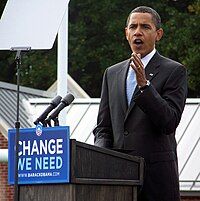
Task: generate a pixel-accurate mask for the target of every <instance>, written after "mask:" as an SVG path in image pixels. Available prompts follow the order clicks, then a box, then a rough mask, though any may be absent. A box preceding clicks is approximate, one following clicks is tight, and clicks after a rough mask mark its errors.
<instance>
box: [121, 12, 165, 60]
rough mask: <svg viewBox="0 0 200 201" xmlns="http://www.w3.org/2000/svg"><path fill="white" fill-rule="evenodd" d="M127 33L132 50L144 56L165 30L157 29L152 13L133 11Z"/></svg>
mask: <svg viewBox="0 0 200 201" xmlns="http://www.w3.org/2000/svg"><path fill="white" fill-rule="evenodd" d="M125 33H126V39H127V40H128V42H129V45H130V47H131V50H132V52H134V53H136V54H141V57H144V56H146V55H147V54H148V53H150V52H151V51H152V50H153V49H154V47H155V43H156V41H159V40H160V39H161V38H162V35H163V30H162V29H158V30H156V27H155V25H154V23H153V20H152V15H151V14H150V13H132V14H131V16H130V20H129V23H128V26H127V27H126V28H125Z"/></svg>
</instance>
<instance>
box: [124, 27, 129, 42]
mask: <svg viewBox="0 0 200 201" xmlns="http://www.w3.org/2000/svg"><path fill="white" fill-rule="evenodd" d="M124 33H125V36H126V40H128V28H127V27H125V29H124Z"/></svg>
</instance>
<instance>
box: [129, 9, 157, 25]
mask: <svg viewBox="0 0 200 201" xmlns="http://www.w3.org/2000/svg"><path fill="white" fill-rule="evenodd" d="M132 13H149V14H151V15H152V20H153V23H154V24H155V27H156V29H160V28H161V17H160V15H159V14H158V13H157V12H156V11H155V10H154V9H153V8H150V7H147V6H139V7H137V8H135V9H133V10H132V11H131V12H130V14H129V16H128V18H127V21H126V26H128V23H129V20H130V16H131V14H132Z"/></svg>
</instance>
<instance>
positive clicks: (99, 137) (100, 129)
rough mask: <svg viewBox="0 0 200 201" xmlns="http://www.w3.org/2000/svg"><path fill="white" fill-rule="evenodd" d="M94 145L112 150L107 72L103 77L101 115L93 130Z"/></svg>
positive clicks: (99, 114)
mask: <svg viewBox="0 0 200 201" xmlns="http://www.w3.org/2000/svg"><path fill="white" fill-rule="evenodd" d="M93 134H94V136H95V138H94V144H95V145H96V146H100V147H104V148H112V145H113V131H112V124H111V117H110V109H109V95H108V84H107V70H106V71H105V73H104V76H103V82H102V90H101V102H100V105H99V113H98V117H97V127H96V128H95V129H94V130H93Z"/></svg>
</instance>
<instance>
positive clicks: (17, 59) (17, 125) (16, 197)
mask: <svg viewBox="0 0 200 201" xmlns="http://www.w3.org/2000/svg"><path fill="white" fill-rule="evenodd" d="M30 49H31V48H30V47H26V48H22V47H19V48H18V47H17V48H11V51H17V53H16V57H15V63H16V69H17V116H16V122H15V128H16V135H15V164H14V165H15V168H14V171H15V182H14V201H18V200H19V187H18V161H19V156H18V152H19V135H20V132H19V129H20V121H19V100H20V99H19V93H20V90H19V87H20V66H21V52H22V51H29V50H30Z"/></svg>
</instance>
